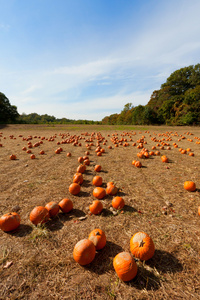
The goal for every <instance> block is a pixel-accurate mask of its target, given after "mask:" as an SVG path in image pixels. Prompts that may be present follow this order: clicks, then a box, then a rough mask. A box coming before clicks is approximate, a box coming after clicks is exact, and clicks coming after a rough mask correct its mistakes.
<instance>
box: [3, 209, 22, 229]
mask: <svg viewBox="0 0 200 300" xmlns="http://www.w3.org/2000/svg"><path fill="white" fill-rule="evenodd" d="M20 221H21V219H20V215H18V213H16V212H11V213H7V214H4V215H3V216H2V217H1V218H0V229H1V230H3V231H6V232H8V231H12V230H15V229H17V228H18V227H19V225H20Z"/></svg>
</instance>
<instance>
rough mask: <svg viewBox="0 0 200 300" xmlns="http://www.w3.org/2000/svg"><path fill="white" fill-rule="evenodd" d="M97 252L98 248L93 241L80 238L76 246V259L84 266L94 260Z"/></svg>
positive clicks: (74, 251)
mask: <svg viewBox="0 0 200 300" xmlns="http://www.w3.org/2000/svg"><path fill="white" fill-rule="evenodd" d="M95 254H96V248H95V245H94V244H93V242H92V241H90V240H88V239H83V240H80V241H79V242H78V243H77V244H76V245H75V247H74V250H73V257H74V260H75V261H76V262H77V263H79V264H80V265H82V266H85V265H87V264H89V263H91V262H92V261H93V259H94V258H95Z"/></svg>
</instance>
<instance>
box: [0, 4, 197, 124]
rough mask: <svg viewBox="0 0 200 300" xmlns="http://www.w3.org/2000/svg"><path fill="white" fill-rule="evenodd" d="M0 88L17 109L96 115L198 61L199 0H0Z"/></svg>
mask: <svg viewBox="0 0 200 300" xmlns="http://www.w3.org/2000/svg"><path fill="white" fill-rule="evenodd" d="M0 11H1V18H0V45H1V46H0V92H2V93H4V94H5V95H6V97H7V98H8V99H9V100H10V103H11V104H12V105H16V106H17V109H18V112H19V113H20V114H21V113H23V112H24V113H26V114H29V113H32V112H36V113H38V114H45V113H46V114H49V115H54V116H55V117H57V118H62V117H66V118H69V119H88V120H102V118H104V117H105V116H108V115H111V114H113V113H120V111H121V110H122V109H123V107H124V105H125V104H126V103H128V102H131V103H133V105H134V106H137V105H139V104H142V105H145V104H147V103H148V101H149V99H150V97H151V94H152V92H153V91H154V90H156V89H159V88H160V86H161V84H162V83H164V82H165V81H166V79H167V77H168V76H169V75H170V74H171V73H172V72H174V71H175V70H177V69H180V68H182V67H185V66H189V65H195V64H197V63H200V22H199V12H200V1H199V0H190V1H188V0H168V1H166V0H8V1H5V0H0Z"/></svg>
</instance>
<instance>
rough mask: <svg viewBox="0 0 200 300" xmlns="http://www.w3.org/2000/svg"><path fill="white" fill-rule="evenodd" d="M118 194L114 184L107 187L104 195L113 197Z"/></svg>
mask: <svg viewBox="0 0 200 300" xmlns="http://www.w3.org/2000/svg"><path fill="white" fill-rule="evenodd" d="M117 192H118V188H117V187H116V186H115V185H114V184H109V185H107V188H106V194H108V195H111V196H114V195H116V194H117Z"/></svg>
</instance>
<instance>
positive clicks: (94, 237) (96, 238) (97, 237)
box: [88, 229, 106, 250]
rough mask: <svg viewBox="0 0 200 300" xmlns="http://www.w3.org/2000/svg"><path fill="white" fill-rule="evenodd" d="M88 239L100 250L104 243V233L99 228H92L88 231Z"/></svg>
mask: <svg viewBox="0 0 200 300" xmlns="http://www.w3.org/2000/svg"><path fill="white" fill-rule="evenodd" d="M88 239H89V240H90V241H92V242H93V244H94V245H95V248H96V250H101V249H102V248H104V247H105V245H106V235H105V232H104V231H103V230H101V229H94V230H92V231H91V232H90V234H89V237H88Z"/></svg>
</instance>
